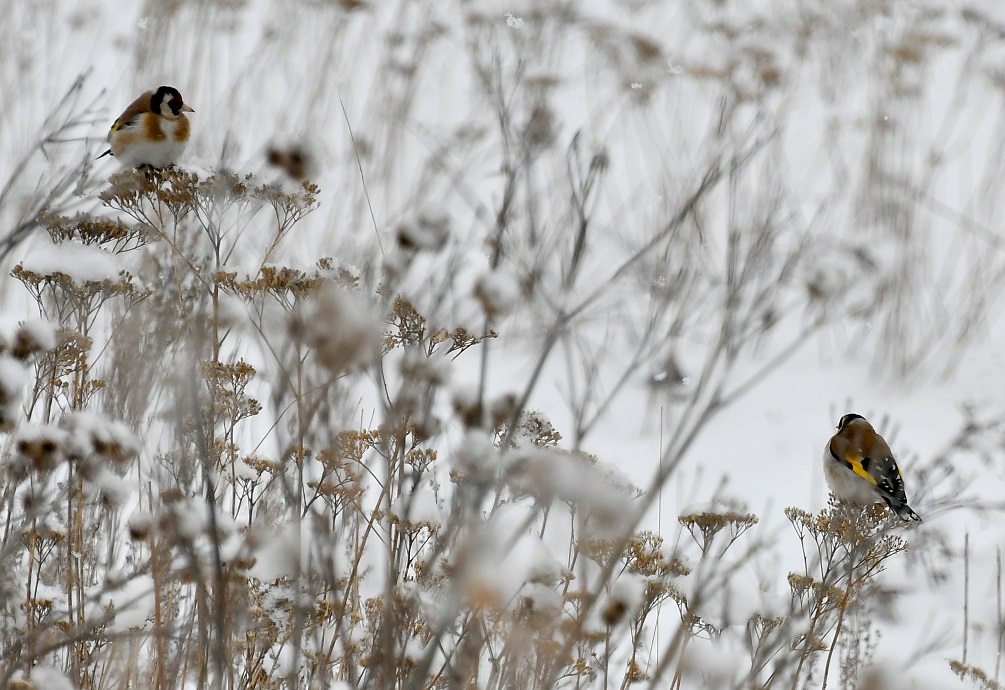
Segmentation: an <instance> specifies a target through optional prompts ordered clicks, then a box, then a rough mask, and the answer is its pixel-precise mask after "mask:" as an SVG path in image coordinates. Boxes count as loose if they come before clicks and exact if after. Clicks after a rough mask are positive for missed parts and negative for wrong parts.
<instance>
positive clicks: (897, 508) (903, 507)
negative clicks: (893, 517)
mask: <svg viewBox="0 0 1005 690" xmlns="http://www.w3.org/2000/svg"><path fill="white" fill-rule="evenodd" d="M887 505H888V506H890V510H892V511H893V512H895V513H896V514H897V517H899V518H900V519H901V520H903V521H905V522H910V521H911V520H914V521H916V522H921V516H920V515H918V514H917V513H915V512H914V511H913V510H911V506H909V505H907V504H906V503H902V504H900V505H894V504H893V503H891V502H889V501H887Z"/></svg>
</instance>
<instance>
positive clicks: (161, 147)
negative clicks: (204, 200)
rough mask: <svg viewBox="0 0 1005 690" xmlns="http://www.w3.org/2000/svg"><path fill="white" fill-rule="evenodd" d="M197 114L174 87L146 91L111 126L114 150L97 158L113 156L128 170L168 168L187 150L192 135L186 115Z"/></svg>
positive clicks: (110, 138) (109, 134)
mask: <svg viewBox="0 0 1005 690" xmlns="http://www.w3.org/2000/svg"><path fill="white" fill-rule="evenodd" d="M194 112H195V111H194V110H192V109H191V108H190V107H188V106H187V105H185V102H184V101H182V99H181V94H180V93H178V89H176V88H174V87H173V86H161V87H160V88H158V89H157V90H156V91H146V92H145V93H143V94H142V95H140V97H139V98H137V99H136V100H135V101H133V102H132V103H130V104H129V107H128V108H126V109H125V111H124V112H123V113H122V114H121V115H119V117H118V119H117V120H116V121H115V123H114V124H112V128H111V130H109V132H108V143H109V144H110V145H111V148H109V149H108V150H107V151H105V152H104V153H103V154H101V155H100V156H98V158H102V157H104V156H107V155H108V154H112V155H113V156H115V157H116V158H118V159H119V162H121V163H122V164H123V165H124V166H127V167H136V168H139V167H142V166H145V165H148V166H150V167H152V168H164V167H167V166H169V165H171V164H173V163H174V162H175V161H176V160H178V158H179V157H180V156H181V154H182V151H184V150H185V144H187V143H188V134H189V124H188V118H187V117H185V113H194Z"/></svg>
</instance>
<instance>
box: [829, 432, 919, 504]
mask: <svg viewBox="0 0 1005 690" xmlns="http://www.w3.org/2000/svg"><path fill="white" fill-rule="evenodd" d="M837 429H838V431H837V433H836V434H834V435H833V436H832V437H831V440H830V441H828V442H827V447H826V448H824V476H825V477H826V478H827V485H828V486H829V487H830V489H831V491H832V492H834V495H835V496H837V497H838V498H840V499H843V500H845V501H848V502H850V503H855V504H858V505H871V504H873V503H879V502H881V501H882V502H885V503H886V504H887V505H888V506H890V510H892V511H893V512H895V513H896V514H897V515H898V517H900V519H901V520H917V521H919V522H920V521H921V517H920V516H919V515H918V514H917V513H915V512H914V511H913V510H911V507H910V506H909V505H907V492H906V491H905V489H904V475H903V473H902V472H901V471H900V467H898V466H897V461H896V460H895V459H894V458H893V452H892V451H891V450H890V446H888V445H887V443H886V441H885V440H884V439H883V437H882V436H880V435H879V434H877V433H876V430H875V429H873V428H872V424H870V423H869V422H868V421H866V419H865V417H863V416H862V415H859V414H846V415H845V416H844V417H842V418H841V421H840V422H838V427H837Z"/></svg>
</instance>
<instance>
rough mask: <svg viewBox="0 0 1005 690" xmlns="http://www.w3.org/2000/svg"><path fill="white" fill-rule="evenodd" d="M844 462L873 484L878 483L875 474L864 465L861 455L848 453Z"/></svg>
mask: <svg viewBox="0 0 1005 690" xmlns="http://www.w3.org/2000/svg"><path fill="white" fill-rule="evenodd" d="M844 464H845V466H846V467H848V469H850V470H851V471H852V472H854V473H855V474H857V475H858V476H860V477H862V479H864V480H866V481H867V482H869V483H870V484H872V485H875V484H876V480H875V478H873V476H872V475H871V474H869V473H868V472H867V471H866V469H865V467H863V466H862V456H861V455H853V454H851V453H848V454H846V455H845V456H844Z"/></svg>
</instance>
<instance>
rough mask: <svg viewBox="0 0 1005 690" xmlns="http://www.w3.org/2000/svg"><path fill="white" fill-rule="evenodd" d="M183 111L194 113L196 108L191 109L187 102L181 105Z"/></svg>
mask: <svg viewBox="0 0 1005 690" xmlns="http://www.w3.org/2000/svg"><path fill="white" fill-rule="evenodd" d="M181 112H183V113H194V112H195V111H194V110H192V109H191V108H190V107H188V106H187V105H185V104H182V106H181Z"/></svg>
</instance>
